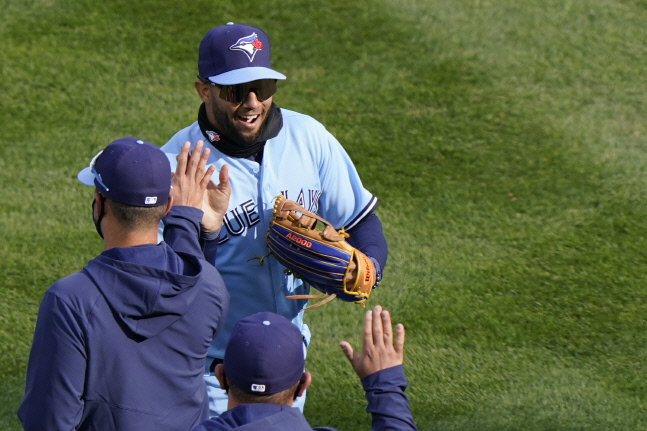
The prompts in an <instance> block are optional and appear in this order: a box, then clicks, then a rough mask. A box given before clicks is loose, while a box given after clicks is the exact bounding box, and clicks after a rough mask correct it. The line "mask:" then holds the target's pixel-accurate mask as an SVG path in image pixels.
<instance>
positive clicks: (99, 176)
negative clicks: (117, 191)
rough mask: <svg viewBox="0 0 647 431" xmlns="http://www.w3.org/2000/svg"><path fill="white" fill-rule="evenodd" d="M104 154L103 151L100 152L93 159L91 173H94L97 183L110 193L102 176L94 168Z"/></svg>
mask: <svg viewBox="0 0 647 431" xmlns="http://www.w3.org/2000/svg"><path fill="white" fill-rule="evenodd" d="M102 153H103V150H101V151H99V152H98V153H97V155H96V156H94V157H93V158H92V160H91V161H90V172H92V174H94V178H95V179H96V180H97V182H98V183H99V184H101V186H102V187H103V188H104V189H106V191H110V189H109V188H108V186H106V185H105V184H104V183H103V180H102V178H101V174H100V173H99V172H97V168H95V167H94V165H95V164H96V163H97V159H98V158H99V156H100V155H101V154H102Z"/></svg>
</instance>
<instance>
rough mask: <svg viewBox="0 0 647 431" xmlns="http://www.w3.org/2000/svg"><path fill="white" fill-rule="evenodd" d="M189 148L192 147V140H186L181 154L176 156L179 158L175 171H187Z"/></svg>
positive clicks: (179, 172) (182, 173)
mask: <svg viewBox="0 0 647 431" xmlns="http://www.w3.org/2000/svg"><path fill="white" fill-rule="evenodd" d="M189 148H191V142H189V141H186V142H185V143H184V144H183V145H182V148H180V154H178V155H177V157H176V158H175V159H176V160H177V166H176V167H175V172H176V173H178V174H180V175H184V173H185V172H186V164H187V160H188V159H189Z"/></svg>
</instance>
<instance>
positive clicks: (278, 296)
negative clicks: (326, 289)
mask: <svg viewBox="0 0 647 431" xmlns="http://www.w3.org/2000/svg"><path fill="white" fill-rule="evenodd" d="M281 113H282V115H283V128H282V129H281V131H280V132H279V134H278V135H277V136H276V137H275V138H272V139H270V140H268V141H267V143H266V144H265V149H264V152H263V159H262V163H261V164H260V165H259V164H258V163H256V162H253V161H250V160H247V159H241V158H236V157H230V156H227V155H225V154H223V153H221V152H220V151H218V150H217V149H216V148H215V147H214V146H213V145H211V143H210V142H209V139H206V138H205V137H204V136H203V134H202V132H201V131H200V127H199V126H198V123H197V122H195V123H193V124H192V125H190V126H189V127H187V128H185V129H183V130H181V131H179V132H178V133H177V134H176V135H175V136H173V137H172V138H171V139H170V140H169V142H167V143H166V144H165V145H164V146H163V147H162V150H164V151H165V152H166V153H169V154H171V155H172V156H169V159H170V160H171V164H172V169H173V170H175V164H176V162H175V155H176V154H178V153H179V152H180V148H181V146H182V144H184V143H185V142H186V141H190V142H191V148H193V146H194V145H195V143H196V142H197V141H198V140H203V141H205V148H210V149H211V154H210V156H209V161H208V163H209V164H213V165H215V166H216V172H215V173H214V176H213V180H214V181H215V182H216V183H217V182H218V172H219V170H220V168H221V167H222V165H224V164H228V165H229V180H230V184H231V190H232V194H231V197H230V200H229V208H228V212H227V215H226V217H225V219H224V223H223V228H222V229H221V232H220V238H219V245H218V250H217V257H216V261H215V262H212V263H214V265H215V266H216V268H218V271H219V272H220V274H221V275H222V278H223V279H224V281H225V286H226V287H227V289H228V290H229V293H230V310H229V314H228V316H227V319H226V321H225V324H224V326H223V328H222V330H221V331H220V332H219V334H218V335H217V337H216V338H215V339H214V341H213V342H212V343H211V347H210V348H209V356H210V357H215V358H222V357H223V355H224V348H225V344H226V342H227V339H228V338H229V334H230V332H231V329H232V328H233V325H234V323H235V322H236V321H238V320H239V319H241V318H243V317H245V316H248V315H250V314H253V313H256V312H260V311H272V312H274V313H277V314H281V315H283V316H285V317H287V318H289V319H291V320H292V321H293V322H294V323H295V324H296V325H297V326H298V327H299V328H300V329H301V331H302V333H303V334H304V339H305V341H306V344H307V343H309V341H310V334H309V331H308V329H307V326H306V325H304V324H303V312H301V311H300V310H301V309H302V308H303V307H304V306H305V301H303V300H293V299H285V297H286V296H288V295H294V294H304V293H308V292H306V291H305V288H304V286H303V283H302V282H301V280H299V279H295V278H294V277H293V276H291V275H286V274H285V273H284V272H283V271H284V269H285V268H284V267H283V266H282V265H281V264H279V263H278V262H277V261H276V259H274V258H273V257H272V256H268V257H266V258H265V259H264V260H263V265H260V264H259V259H258V258H260V257H263V256H265V255H267V254H268V253H269V250H268V248H267V246H266V245H265V233H266V232H267V228H268V225H269V221H270V218H271V217H272V208H273V205H274V198H275V197H276V196H278V195H280V194H283V195H285V196H286V197H287V198H288V199H291V200H293V201H295V202H298V203H299V204H300V205H302V206H303V207H305V208H307V209H308V210H310V211H313V212H316V213H319V214H320V215H321V216H322V217H323V218H325V219H326V220H328V221H330V222H331V223H332V224H333V225H334V226H335V227H337V228H341V227H342V226H344V227H345V228H346V229H350V228H352V227H353V226H354V225H355V224H356V223H357V222H358V221H359V220H361V219H362V218H363V217H364V216H366V215H367V214H368V213H370V212H371V211H372V210H373V208H374V207H375V205H376V204H377V199H376V198H375V197H374V196H373V195H372V194H371V193H370V192H369V191H368V190H366V189H365V188H364V187H363V186H362V182H361V180H360V178H359V175H358V174H357V171H356V169H355V167H354V165H353V163H352V161H351V160H350V158H349V157H348V154H346V151H345V150H344V149H343V147H342V146H341V145H340V144H339V142H338V141H337V140H336V139H335V138H334V137H333V136H332V135H331V134H330V133H329V132H328V131H327V130H326V129H325V128H324V126H323V125H322V124H321V123H319V122H318V121H316V120H314V119H313V118H311V117H309V116H306V115H303V114H299V113H297V112H293V111H289V110H286V109H281Z"/></svg>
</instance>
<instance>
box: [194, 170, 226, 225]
mask: <svg viewBox="0 0 647 431" xmlns="http://www.w3.org/2000/svg"><path fill="white" fill-rule="evenodd" d="M218 181H219V183H218V184H217V185H216V184H215V183H214V182H213V181H210V182H209V185H208V186H207V193H205V194H204V197H203V204H202V211H204V216H203V217H202V222H201V223H200V224H201V229H202V230H203V231H204V232H214V231H216V230H218V229H220V226H222V220H223V218H224V217H225V213H226V212H227V207H228V205H229V197H230V196H231V186H230V185H229V166H228V165H223V166H222V168H220V173H219V174H218Z"/></svg>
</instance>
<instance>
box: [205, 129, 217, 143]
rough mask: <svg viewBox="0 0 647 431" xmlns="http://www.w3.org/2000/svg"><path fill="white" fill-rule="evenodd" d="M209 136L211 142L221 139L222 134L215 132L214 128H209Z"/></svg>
mask: <svg viewBox="0 0 647 431" xmlns="http://www.w3.org/2000/svg"><path fill="white" fill-rule="evenodd" d="M207 137H208V138H209V140H210V141H211V142H216V141H219V140H220V135H219V134H217V133H216V132H214V131H213V130H207Z"/></svg>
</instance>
